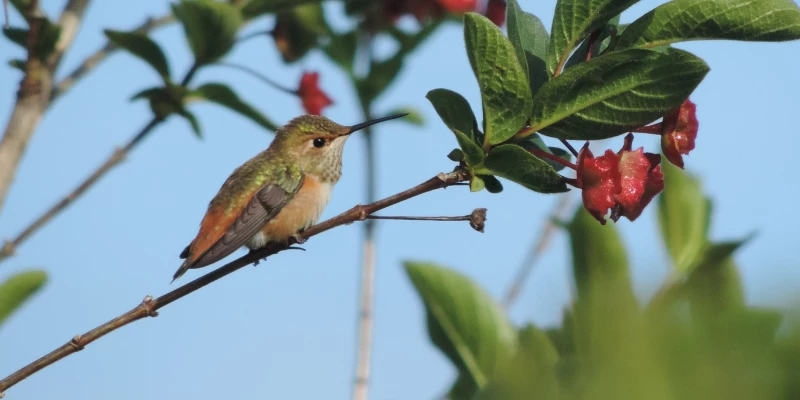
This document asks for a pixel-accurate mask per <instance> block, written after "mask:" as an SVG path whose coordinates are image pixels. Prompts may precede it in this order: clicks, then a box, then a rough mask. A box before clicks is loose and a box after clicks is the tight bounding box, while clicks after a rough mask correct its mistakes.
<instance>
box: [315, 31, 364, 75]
mask: <svg viewBox="0 0 800 400" xmlns="http://www.w3.org/2000/svg"><path fill="white" fill-rule="evenodd" d="M357 33H358V32H357V31H355V30H353V31H350V32H348V33H345V34H341V35H331V37H330V42H329V43H328V45H327V46H325V47H324V48H323V49H322V50H323V51H325V54H327V55H328V57H330V59H331V60H333V61H334V62H336V63H337V64H339V66H341V67H342V68H343V69H344V70H345V71H350V70H352V69H353V60H354V59H355V56H356V47H357V45H358V35H357Z"/></svg>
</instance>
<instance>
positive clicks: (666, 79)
mask: <svg viewBox="0 0 800 400" xmlns="http://www.w3.org/2000/svg"><path fill="white" fill-rule="evenodd" d="M708 70H709V69H708V66H707V65H706V63H705V62H703V60H701V59H700V58H697V57H695V56H694V55H692V54H690V53H688V52H685V51H682V50H677V49H670V50H669V51H666V52H656V51H650V50H643V49H630V50H625V51H621V52H618V53H612V54H609V55H605V56H602V57H598V58H595V59H592V60H590V61H588V62H585V63H581V64H579V65H576V66H574V67H572V68H570V69H567V70H565V71H564V73H563V74H561V75H559V76H558V77H557V78H555V79H551V80H550V81H548V82H547V83H545V84H544V85H543V86H542V88H541V89H540V90H539V92H538V93H537V94H536V99H535V100H534V104H533V115H532V116H531V126H533V130H534V131H539V132H541V133H542V134H544V135H547V136H552V137H557V138H559V139H577V140H597V139H605V138H609V137H613V136H617V135H619V134H621V133H624V132H626V131H629V130H631V129H634V128H637V127H640V126H642V125H645V124H647V123H649V122H652V121H654V120H656V119H658V118H660V117H662V116H663V115H664V112H665V111H666V110H669V109H671V108H674V107H677V106H678V105H680V104H681V103H683V101H684V100H686V98H688V97H689V94H691V93H692V91H694V89H695V88H696V87H697V85H699V84H700V81H702V80H703V77H705V75H706V73H708Z"/></svg>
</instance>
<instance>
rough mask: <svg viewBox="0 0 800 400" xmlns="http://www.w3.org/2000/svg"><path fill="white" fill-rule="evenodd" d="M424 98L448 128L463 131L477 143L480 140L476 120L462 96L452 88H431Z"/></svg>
mask: <svg viewBox="0 0 800 400" xmlns="http://www.w3.org/2000/svg"><path fill="white" fill-rule="evenodd" d="M425 98H426V99H428V101H430V102H431V104H432V105H433V108H434V109H435V110H436V113H437V114H439V117H440V118H441V119H442V122H444V124H445V125H447V127H448V128H450V130H452V131H459V132H461V133H463V134H464V135H466V136H467V137H469V138H470V139H471V140H473V141H474V142H475V143H477V144H480V143H481V142H482V140H481V138H480V131H479V130H478V121H477V120H476V119H475V114H473V113H472V107H470V106H469V102H467V99H465V98H464V96H462V95H460V94H458V93H456V92H454V91H452V90H447V89H433V90H431V91H430V92H428V94H427V95H425Z"/></svg>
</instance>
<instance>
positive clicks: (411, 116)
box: [386, 106, 425, 126]
mask: <svg viewBox="0 0 800 400" xmlns="http://www.w3.org/2000/svg"><path fill="white" fill-rule="evenodd" d="M395 114H408V115H406V116H405V117H403V118H402V119H400V121H403V122H406V123H409V124H411V125H416V126H422V125H425V117H423V116H422V113H421V112H419V110H417V109H416V108H414V107H411V106H406V107H400V108H395V109H393V110H392V111H389V112H388V113H386V115H395Z"/></svg>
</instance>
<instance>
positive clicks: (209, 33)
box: [172, 0, 242, 65]
mask: <svg viewBox="0 0 800 400" xmlns="http://www.w3.org/2000/svg"><path fill="white" fill-rule="evenodd" d="M172 12H173V14H175V18H177V19H178V20H179V21H180V22H181V24H182V25H183V30H184V32H185V33H186V39H187V40H188V41H189V47H191V49H192V53H193V54H194V58H195V64H197V65H203V64H208V63H212V62H214V61H217V60H219V59H220V58H222V57H223V56H224V55H225V54H227V53H228V52H229V51H230V50H231V49H232V48H233V45H234V43H235V42H236V33H237V32H238V31H239V27H241V25H242V14H241V13H240V12H239V9H238V8H236V7H235V6H233V5H232V4H229V3H222V2H218V1H214V0H181V2H180V3H178V4H175V5H173V6H172Z"/></svg>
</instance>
